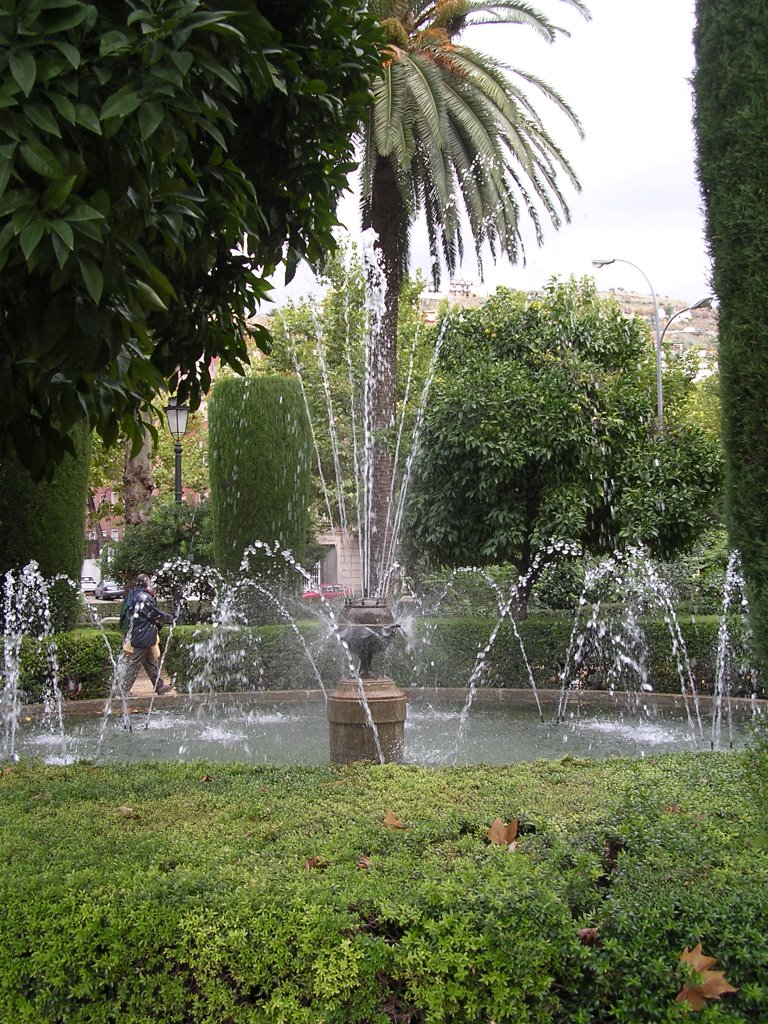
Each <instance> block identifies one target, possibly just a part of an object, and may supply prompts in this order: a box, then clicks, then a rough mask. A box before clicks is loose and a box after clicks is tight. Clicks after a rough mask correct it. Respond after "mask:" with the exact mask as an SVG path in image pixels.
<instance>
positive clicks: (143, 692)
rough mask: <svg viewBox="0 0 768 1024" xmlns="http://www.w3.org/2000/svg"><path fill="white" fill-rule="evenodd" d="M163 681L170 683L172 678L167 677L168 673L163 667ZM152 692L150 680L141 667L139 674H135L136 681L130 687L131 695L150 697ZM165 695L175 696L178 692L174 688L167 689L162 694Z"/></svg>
mask: <svg viewBox="0 0 768 1024" xmlns="http://www.w3.org/2000/svg"><path fill="white" fill-rule="evenodd" d="M162 676H163V682H164V683H172V682H173V680H172V679H170V678H169V676H168V673H167V672H166V671H165V669H163V673H162ZM152 693H153V686H152V680H151V679H150V678H149V676H148V675H147V673H146V671H145V670H144V669H143V668H142V669H139V674H138V675H137V676H136V682H135V683H134V684H133V686H132V687H131V697H151V696H152ZM164 696H166V697H177V696H178V694H177V692H176V690H175V688H174V689H173V690H170V691H168V693H166V694H164Z"/></svg>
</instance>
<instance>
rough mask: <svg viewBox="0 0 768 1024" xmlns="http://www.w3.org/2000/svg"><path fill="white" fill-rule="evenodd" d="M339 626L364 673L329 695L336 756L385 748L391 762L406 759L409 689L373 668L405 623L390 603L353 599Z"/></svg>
mask: <svg viewBox="0 0 768 1024" xmlns="http://www.w3.org/2000/svg"><path fill="white" fill-rule="evenodd" d="M339 626H340V630H339V635H340V636H341V637H342V639H343V640H344V641H345V642H346V644H347V646H348V647H349V650H350V651H351V652H352V654H354V655H356V656H357V657H358V658H359V659H360V677H359V678H358V679H341V680H340V681H339V684H338V686H337V688H336V689H335V690H333V691H332V692H331V693H329V694H328V732H329V739H330V748H331V761H334V762H336V763H337V764H348V763H349V762H351V761H378V760H379V751H381V756H382V758H383V759H384V760H385V761H400V760H402V757H403V748H404V735H405V714H406V701H405V694H404V693H403V691H402V690H401V689H400V688H399V687H398V686H397V685H396V684H395V682H394V680H392V679H390V678H389V677H388V676H378V675H375V674H374V672H373V670H372V662H373V659H374V657H375V656H376V655H378V654H381V653H382V652H383V651H384V650H386V648H387V646H388V644H389V643H390V642H391V640H392V638H393V637H394V635H395V633H396V632H397V630H398V629H399V628H400V627H399V626H398V625H397V623H396V622H395V620H394V619H393V617H392V611H391V609H390V608H389V606H388V605H387V604H386V602H385V601H380V600H376V599H371V598H362V599H361V600H359V601H353V602H349V603H348V604H347V605H346V606H345V607H344V610H343V612H342V613H341V615H340V616H339ZM371 723H372V724H373V728H372V727H371ZM374 728H375V733H374ZM377 736H378V741H379V742H378V747H377V744H376V737H377Z"/></svg>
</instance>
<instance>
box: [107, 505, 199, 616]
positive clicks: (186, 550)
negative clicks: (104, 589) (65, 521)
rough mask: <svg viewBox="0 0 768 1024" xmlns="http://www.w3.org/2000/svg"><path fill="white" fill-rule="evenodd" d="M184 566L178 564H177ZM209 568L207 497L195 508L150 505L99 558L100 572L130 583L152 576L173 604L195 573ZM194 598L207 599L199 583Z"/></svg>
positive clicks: (188, 506) (186, 588) (192, 579)
mask: <svg viewBox="0 0 768 1024" xmlns="http://www.w3.org/2000/svg"><path fill="white" fill-rule="evenodd" d="M182 562H183V563H188V565H182V564H181V563H182ZM212 564H213V540H212V530H211V509H210V504H209V502H208V501H207V499H204V500H203V501H202V502H201V503H200V504H199V505H192V504H183V505H177V504H176V502H175V501H164V502H162V501H161V502H155V503H154V504H153V506H152V508H151V510H150V512H149V515H148V516H147V518H146V519H145V520H144V521H143V522H142V523H139V524H137V525H129V526H126V528H125V536H124V538H123V540H121V541H119V542H113V543H110V544H109V545H108V546H107V547H106V549H105V551H104V554H103V566H102V572H103V574H104V575H105V576H106V575H109V576H111V577H112V578H114V579H119V580H122V581H123V582H125V583H128V584H130V583H132V582H133V580H135V579H136V577H137V576H138V575H139V573H141V572H145V573H149V574H150V575H151V576H153V577H154V578H155V580H156V582H157V583H158V585H159V588H160V589H161V591H162V592H164V593H168V594H170V595H171V596H172V597H173V599H174V602H175V603H177V604H178V603H179V602H182V601H183V600H184V599H185V598H186V597H188V596H191V594H190V593H189V592H188V588H189V585H190V584H191V583H192V582H193V581H196V580H198V579H203V581H204V580H205V575H204V574H200V573H199V572H197V571H196V570H197V569H199V568H200V567H206V566H211V565H212ZM202 589H203V592H202V593H199V594H198V596H199V597H203V596H208V590H207V588H206V587H205V585H203V588H202Z"/></svg>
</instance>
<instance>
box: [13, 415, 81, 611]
mask: <svg viewBox="0 0 768 1024" xmlns="http://www.w3.org/2000/svg"><path fill="white" fill-rule="evenodd" d="M70 438H71V440H72V442H73V444H74V446H75V455H74V456H73V455H66V456H65V457H64V459H63V461H62V462H61V463H60V464H59V465H58V466H57V467H56V469H55V470H54V473H53V476H52V477H51V479H50V480H42V481H40V482H36V481H34V480H33V479H32V477H31V476H30V474H29V472H28V470H27V468H26V466H24V465H23V464H22V463H21V462H20V461H19V460H18V459H17V457H16V456H15V455H14V454H7V455H3V457H2V459H0V574H3V575H4V574H5V573H6V572H8V570H9V569H20V568H22V567H23V566H25V565H27V564H28V563H29V562H31V561H35V562H37V564H38V566H39V568H40V572H41V574H42V575H43V576H44V577H45V578H46V579H48V580H52V579H53V577H55V576H57V575H59V574H61V573H63V574H64V575H66V576H68V577H69V579H70V580H71V581H72V584H67V583H66V582H64V581H58V582H55V583H52V585H51V587H50V589H49V594H50V597H51V604H52V613H53V625H54V628H56V629H68V628H70V627H71V626H72V625H73V624H74V622H75V620H76V617H77V612H78V606H79V595H80V574H81V573H82V570H83V558H84V557H85V510H86V500H87V497H88V471H89V467H90V454H91V438H90V434H89V433H88V431H87V428H86V425H85V424H81V425H79V426H77V427H75V428H74V429H73V430H72V431H71V433H70Z"/></svg>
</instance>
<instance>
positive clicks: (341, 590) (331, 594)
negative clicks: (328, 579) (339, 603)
mask: <svg viewBox="0 0 768 1024" xmlns="http://www.w3.org/2000/svg"><path fill="white" fill-rule="evenodd" d="M321 597H323V598H325V600H326V601H332V600H333V599H334V598H335V597H352V591H351V590H350V589H349V587H345V586H344V584H343V583H322V584H321V585H320V587H319V588H318V587H310V588H309V590H305V591H304V593H303V594H302V595H301V599H302V601H319V600H320V598H321Z"/></svg>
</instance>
